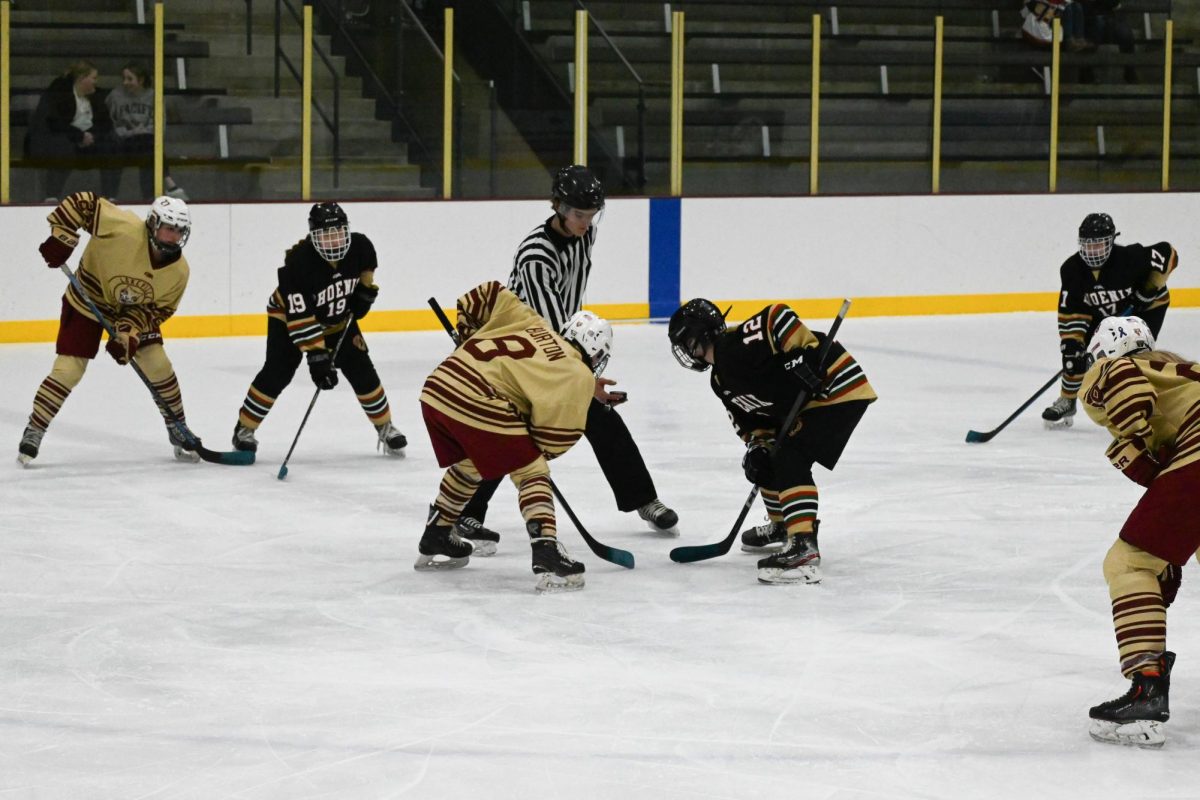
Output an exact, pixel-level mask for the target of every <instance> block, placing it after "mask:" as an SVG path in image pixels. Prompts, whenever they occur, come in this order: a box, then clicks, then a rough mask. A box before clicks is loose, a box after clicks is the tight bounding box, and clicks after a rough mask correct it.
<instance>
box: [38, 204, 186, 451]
mask: <svg viewBox="0 0 1200 800" xmlns="http://www.w3.org/2000/svg"><path fill="white" fill-rule="evenodd" d="M47 219H48V220H49V222H50V237H49V238H48V239H46V241H44V242H42V244H41V246H40V247H39V248H38V250H39V251H40V252H41V254H42V257H43V258H44V259H45V261H46V266H47V267H49V268H51V269H58V268H59V267H61V266H62V265H63V264H65V263H67V260H68V259H69V258H70V257H71V253H72V252H74V250H75V247H76V246H77V245H78V244H79V232H80V231H81V230H84V231H87V232H88V234H89V235H90V237H91V238H90V239H89V240H88V243H87V245H86V246H85V247H84V248H83V255H82V257H81V258H80V259H79V268H78V270H76V276H77V277H78V278H79V283H80V285H81V286H82V287H83V289H84V291H86V292H87V295H88V297H90V298H91V300H92V302H94V303H95V304H96V307H97V308H98V309H99V310H100V313H101V314H103V315H104V317H105V318H106V319H107V320H108V322H109V323H110V324H111V325H112V327H113V329H114V330H115V331H116V336H115V337H111V338H109V340H108V342H107V343H106V344H105V346H104V349H105V350H106V351H107V352H108V354H109V355H110V356H112V357H113V360H115V361H116V362H117V363H118V364H120V365H122V366H124V365H125V364H128V363H129V362H130V361H131V360H133V361H136V362H137V365H138V366H139V367H140V368H141V369H142V371H143V372H145V373H146V377H147V378H149V379H150V382H151V383H152V384H153V386H154V388H155V390H156V391H157V392H158V395H159V396H160V397H161V398H162V399H163V400H164V401H165V402H166V404H167V406H168V408H170V410H171V412H172V413H173V414H174V415H175V416H176V417H178V418H179V419H180V420H184V419H185V417H184V413H183V395H182V393H181V391H180V388H179V382H178V380H177V379H176V378H175V368H174V367H173V366H171V360H170V359H169V358H167V354H166V352H165V351H164V349H163V346H162V343H163V337H162V331H161V326H162V324H163V323H164V322H166V320H167V319H169V318H170V317H171V315H172V314H174V313H175V310H176V309H177V308H178V307H179V301H180V300H181V299H182V298H183V293H184V291H185V290H186V289H187V284H188V263H187V259H185V258H184V257H183V246H184V245H185V244H186V243H187V240H188V236H189V235H190V234H191V230H192V219H191V215H190V214H189V213H188V207H187V204H186V203H184V202H183V201H182V200H178V199H176V198H174V197H165V196H164V197H159V198H158V199H156V200H155V201H154V202H153V203H151V205H150V211H149V213H148V214H147V215H146V218H145V219H144V220H143V219H142V218H140V217H138V216H137V215H136V214H134V213H132V212H130V211H126V210H124V209H122V208H118V207H117V206H116V205H113V204H112V203H110V202H109V201H108V200H105V199H103V198H99V197H97V196H96V195H95V194H93V193H92V192H76V193H75V194H72V195H70V196H69V197H67V198H66V199H64V200H63V201H62V202H61V203H60V204H59V205H58V206H57V207H56V208H55V209H54V211H52V212H51V213H50V216H49V217H47ZM103 330H104V327H103V325H102V324H101V323H100V321H99V320H97V319H96V317H95V316H94V315H93V313H92V310H91V308H90V307H89V305H88V303H87V300H85V299H84V298H83V297H82V296H80V295H79V293H78V292H77V291H76V289H75V287H74V286H73V285H70V284H68V286H67V290H66V292H65V293H64V294H63V299H62V315H61V317H60V318H59V323H58V338H57V340H56V342H55V348H54V349H55V352H56V353H57V354H58V356H57V358H55V360H54V367H53V369H51V371H50V374H49V375H47V376H46V378H45V380H43V381H42V384H41V386H39V387H38V390H37V394H36V395H35V397H34V398H33V413H32V414H30V415H29V424H28V425H26V426H25V432H24V434H23V435H22V436H21V443H20V445H19V446H18V448H17V449H18V456H17V459H18V461H19V462H20V463H21V464H28V463H29V462H30V461H32V460H33V459H35V458H37V456H38V452H39V451H40V449H41V445H42V437H43V436H45V435H46V429H47V428H49V427H50V423H51V421H53V419H54V417H55V415H57V414H58V412H59V410H60V409H61V408H62V406H63V403H65V402H66V401H67V397H69V396H70V394H71V390H72V389H74V388H75V386H76V385H77V384H78V383H79V381H80V379H81V378H83V373H84V371H85V370H86V369H87V365H88V361H90V360H91V359H93V358H95V357H96V354H97V353H98V352H100V338H101V336H100V335H101V333H102V332H103ZM164 421H166V418H165V417H164ZM167 436H168V438H169V439H170V441H171V445H172V447H173V448H174V451H175V458H176V459H178V460H180V461H189V462H190V461H198V460H199V456H198V455H197V454H196V453H195V452H193V451H191V450H188V449H186V446H185V443H184V442H183V440H182V439H180V438H179V436H178V435H177V434H176V433H175V431H174V429H173V428H172V426H171V424H170V422H167Z"/></svg>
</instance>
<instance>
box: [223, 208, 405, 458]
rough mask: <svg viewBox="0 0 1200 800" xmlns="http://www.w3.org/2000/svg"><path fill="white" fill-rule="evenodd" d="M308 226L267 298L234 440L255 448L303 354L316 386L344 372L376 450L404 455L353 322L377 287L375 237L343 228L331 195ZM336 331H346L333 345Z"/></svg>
mask: <svg viewBox="0 0 1200 800" xmlns="http://www.w3.org/2000/svg"><path fill="white" fill-rule="evenodd" d="M308 230H309V234H308V236H307V237H306V238H304V239H301V240H300V241H299V242H297V243H296V244H295V245H294V246H293V247H292V248H291V249H290V250H288V252H287V255H286V256H284V260H283V266H282V267H280V268H279V287H278V288H277V289H276V290H275V292H274V294H272V295H271V299H270V300H268V301H267V317H268V319H267V360H266V363H264V364H263V366H262V369H261V370H259V372H258V375H256V376H255V377H254V381H253V382H252V383H251V384H250V390H249V391H248V392H246V399H245V400H243V401H242V410H241V412H240V413H239V414H238V421H237V425H236V426H235V427H234V429H233V446H234V447H236V448H237V449H238V450H249V451H251V452H254V451H256V450H257V449H258V440H257V439H256V438H255V436H254V432H255V431H257V430H258V426H259V425H261V424H262V421H263V419H264V418H265V417H266V416H267V414H268V413H270V411H271V407H272V406H274V405H275V400H276V399H277V398H278V397H279V394H280V393H281V392H282V391H283V390H284V388H285V387H286V386H287V385H288V384H289V383H291V382H292V376H294V375H295V374H296V369H297V367H299V366H300V359H301V355H303V356H304V358H305V359H306V360H307V361H308V371H309V374H310V375H311V376H312V380H313V383H314V384H316V386H317V388H319V389H332V388H333V387H335V386H337V383H338V375H337V371H338V370H339V369H340V370H341V371H342V372H343V373H344V374H345V376H346V378H347V380H349V381H350V385H351V386H352V387H354V393H355V394H356V395H357V396H358V402H359V404H360V405H361V406H362V409H363V411H364V412H366V414H367V418H368V419H369V420H371V424H372V425H374V426H375V431H376V433H377V438H378V442H379V446H380V447H382V448H383V452H384V453H386V454H387V455H389V456H403V455H404V447H405V446H406V445H407V444H408V440H407V439H406V438H405V437H404V434H402V433H400V431H398V430H396V428H395V426H393V425H392V410H391V407H390V406H389V405H388V399H387V394H385V393H384V391H383V385H382V384H381V383H380V382H379V375H378V373H376V372H375V365H374V364H373V363H372V362H371V356H370V355H369V354H368V351H367V343H366V341H364V340H363V336H362V331H360V330H359V328H358V320H360V319H362V318H363V317H365V316H366V315H367V312H368V311H370V310H371V304H372V303H374V302H375V297H376V296H377V295H378V294H379V287H378V286H376V285H375V268H376V267H377V265H378V263H377V261H376V258H375V245H373V244H371V240H370V239H368V238H367V237H366V236H364V235H363V234H361V233H351V232H350V221H349V219H348V218H347V217H346V212H345V211H343V210H342V207H341V206H339V205H338V204H337V203H317V204H316V205H314V206H313V207H312V210H311V211H310V212H309V214H308ZM342 337H349V339H347V341H346V342H345V343H344V344H342V345H341V347H340V348H339V347H338V345H339V343H340V339H341V338H342ZM335 351H336V353H337V359H336V362H335V361H334V358H333V354H334V352H335Z"/></svg>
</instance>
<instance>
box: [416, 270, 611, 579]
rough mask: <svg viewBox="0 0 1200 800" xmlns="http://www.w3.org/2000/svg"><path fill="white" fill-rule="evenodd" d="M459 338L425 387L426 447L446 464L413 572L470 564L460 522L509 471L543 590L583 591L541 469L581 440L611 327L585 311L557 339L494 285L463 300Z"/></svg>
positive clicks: (581, 569)
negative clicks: (485, 483)
mask: <svg viewBox="0 0 1200 800" xmlns="http://www.w3.org/2000/svg"><path fill="white" fill-rule="evenodd" d="M458 333H459V337H460V341H461V342H462V344H461V345H460V346H459V347H458V348H457V349H456V350H455V351H454V354H453V355H451V356H450V357H449V358H447V359H446V360H445V361H443V362H442V363H441V364H440V365H439V366H438V367H437V369H435V370H434V371H433V373H432V374H431V375H430V376H429V378H428V379H427V380H426V381H425V386H424V388H423V389H422V390H421V413H422V415H423V416H424V418H425V427H426V428H427V429H428V430H429V439H430V441H431V442H432V443H433V452H434V454H435V455H436V456H437V460H438V465H439V466H442V467H447V468H448V469H447V470H446V473H445V475H444V476H443V477H442V482H441V485H440V487H439V488H438V495H437V499H436V500H435V501H434V502H433V505H431V506H430V508H429V518H428V520H427V522H426V526H425V532H424V534H423V535H422V536H421V542H420V545H419V546H418V550H419V551H420V556H419V557H418V558H417V561H416V563H415V564H414V567H415V568H416V569H418V570H432V569H452V568H455V567H462V566H465V565H466V564H467V561H468V559H469V557H470V555H471V552H472V544H471V542H470V541H469V540H464V539H463V538H460V534H459V533H458V531H459V528H458V527H457V523H458V520H459V515H460V514H461V512H462V509H463V507H464V506H465V505H466V504H467V501H468V500H469V499H470V498H471V496H472V495H473V494H474V492H475V489H476V487H477V486H478V485H479V482H480V480H499V479H500V478H502V477H503V476H505V475H508V476H509V477H510V478H511V479H512V482H513V484H514V485H515V486H516V487H517V502H518V504H519V505H520V508H521V516H522V517H524V519H525V529H526V531H527V532H528V533H529V540H530V544H531V546H532V548H533V572H534V574H535V575H538V576H539V581H538V584H537V589H538V591H547V590H572V589H580V588H582V587H583V583H584V580H583V573H584V565H583V564H582V563H580V562H578V561H575V560H574V559H572V558H571V557H570V556H569V555H568V554H567V551H566V550H565V549H564V548H563V546H562V544H560V543H559V541H558V538H557V529H556V527H555V515H554V494H553V491H552V489H551V486H550V468H549V466H548V465H547V463H546V462H547V461H548V460H549V459H552V458H555V457H556V456H560V455H562V454H563V453H565V452H566V451H567V450H568V449H570V447H571V446H572V445H573V444H575V442H576V441H578V440H579V437H580V436H582V435H583V429H584V424H585V421H586V419H587V414H588V407H589V404H590V403H591V402H592V396H593V392H594V391H595V384H596V381H595V379H596V378H597V377H599V375H600V374H601V373H602V372H603V371H604V367H605V365H606V364H607V363H608V357H609V354H610V352H611V351H612V327H611V326H610V325H609V324H608V323H607V322H606V321H604V320H603V319H600V318H599V317H597V316H596V315H595V314H592V313H591V312H590V311H581V312H579V313H578V314H576V315H575V316H574V317H572V318H571V320H570V321H569V324H568V325H567V327H566V331H565V332H564V334H563V335H562V336H559V335H558V334H557V333H556V332H555V330H554V328H553V327H551V325H550V324H549V323H548V322H547V321H546V320H544V319H542V318H541V317H539V316H538V315H537V314H535V313H534V312H533V310H532V309H531V308H529V307H528V306H526V305H525V304H523V303H522V302H521V301H520V300H518V299H517V298H516V296H515V295H514V294H513V293H512V292H510V291H509V290H508V289H506V288H504V287H503V286H501V285H500V284H499V283H498V282H496V281H492V282H490V283H484V284H481V285H479V286H477V287H475V288H474V289H472V290H471V291H470V292H468V293H467V294H465V295H463V296H462V297H460V298H459V299H458ZM482 544H485V545H486V543H482ZM438 557H441V558H438Z"/></svg>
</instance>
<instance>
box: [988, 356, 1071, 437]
mask: <svg viewBox="0 0 1200 800" xmlns="http://www.w3.org/2000/svg"><path fill="white" fill-rule="evenodd" d="M1062 374H1063V371H1062V370H1061V369H1060V370H1059V371H1058V372H1056V373H1054V377H1053V378H1051V379H1050V380H1048V381H1046V382H1045V383H1044V384H1043V385H1042V388H1040V389H1038V390H1037V391H1036V392H1034V393H1033V396H1032V397H1030V398H1029V399H1028V400H1026V401H1025V402H1024V403H1022V404H1021V407H1020V408H1018V409H1017V410H1016V411H1014V412H1013V413H1012V414H1011V415H1009V417H1008V419H1006V420H1004V422H1001V423H1000V424H999V425H997V426H996V427H995V428H992V429H991V430H990V431H983V432H980V431H967V442H968V443H969V444H983V443H984V442H990V441H991V440H992V437H993V436H995V435H996V434H997V433H999V432H1000V431H1002V430H1004V429H1005V428H1007V427H1008V423H1010V422H1012V421H1013V420H1014V419H1016V418H1017V417H1019V416H1021V412H1022V411H1024V410H1025V409H1027V408H1029V407H1030V406H1031V405H1033V401H1034V400H1037V399H1038V398H1039V397H1041V396H1042V395H1043V394H1044V393H1045V392H1046V390H1047V389H1049V388H1050V387H1051V386H1053V385H1054V384H1055V383H1056V382H1057V381H1058V379H1059V378H1060V377H1062Z"/></svg>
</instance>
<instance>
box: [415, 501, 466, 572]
mask: <svg viewBox="0 0 1200 800" xmlns="http://www.w3.org/2000/svg"><path fill="white" fill-rule="evenodd" d="M439 523H442V519H441V512H440V511H438V510H437V508H435V507H433V506H430V507H429V520H428V521H427V522H426V524H425V532H424V533H423V534H421V542H420V544H418V545H417V550H418V552H419V553H420V555H418V556H417V560H416V561H415V562H414V563H413V569H415V570H417V571H418V572H427V571H430V570H439V569H458V568H459V567H465V566H466V565H467V562H468V561H470V560H471V553H472V551H473V550H474V548H473V547H472V546H471V543H470V542H464V541H463V540H462V539H460V538H459V537H458V534H457V533H455V532H454V530H453V529H452V528H451V527H450V526H449V525H446V524H439ZM438 556H442V557H443V558H441V559H438V558H437V557H438Z"/></svg>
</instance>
